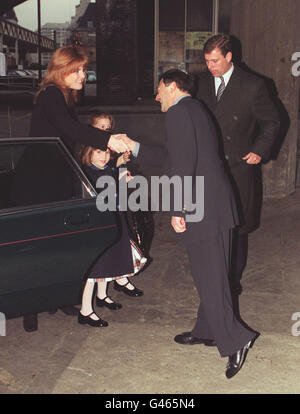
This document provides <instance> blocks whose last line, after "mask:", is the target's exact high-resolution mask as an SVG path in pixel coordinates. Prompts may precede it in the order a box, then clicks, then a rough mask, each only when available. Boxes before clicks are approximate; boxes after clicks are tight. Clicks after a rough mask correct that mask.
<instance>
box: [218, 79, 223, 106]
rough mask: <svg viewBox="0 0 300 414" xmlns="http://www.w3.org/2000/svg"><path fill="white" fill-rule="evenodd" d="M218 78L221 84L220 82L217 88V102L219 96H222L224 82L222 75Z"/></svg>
mask: <svg viewBox="0 0 300 414" xmlns="http://www.w3.org/2000/svg"><path fill="white" fill-rule="evenodd" d="M220 79H221V84H220V86H219V88H218V92H217V101H218V102H219V100H220V98H221V96H222V94H223V92H224V90H225V82H224V78H223V76H220Z"/></svg>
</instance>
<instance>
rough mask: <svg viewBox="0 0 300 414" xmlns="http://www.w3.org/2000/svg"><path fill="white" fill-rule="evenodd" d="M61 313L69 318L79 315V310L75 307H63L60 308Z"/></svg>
mask: <svg viewBox="0 0 300 414" xmlns="http://www.w3.org/2000/svg"><path fill="white" fill-rule="evenodd" d="M60 309H61V310H62V311H63V313H65V314H66V315H69V316H77V315H78V314H79V309H78V308H75V306H64V307H62V308H60Z"/></svg>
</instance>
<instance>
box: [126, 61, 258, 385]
mask: <svg viewBox="0 0 300 414" xmlns="http://www.w3.org/2000/svg"><path fill="white" fill-rule="evenodd" d="M192 89H193V79H192V78H191V76H189V75H187V74H186V73H184V72H182V71H179V70H176V69H174V70H170V71H167V72H166V73H164V74H163V75H162V77H161V80H160V83H159V86H158V93H157V96H156V100H157V101H159V102H160V104H161V110H162V111H163V112H166V119H165V131H166V149H165V151H164V150H161V149H160V148H154V147H149V146H146V145H140V146H139V144H137V143H136V142H134V141H130V140H129V139H127V141H125V143H126V145H127V146H128V147H129V148H130V149H131V150H133V154H134V155H137V160H138V161H139V162H140V163H144V162H145V163H152V164H154V163H155V164H163V165H164V167H165V173H166V175H167V176H168V177H169V178H171V177H174V176H179V177H180V178H181V183H182V184H183V183H184V180H185V178H186V177H191V181H192V182H193V191H192V193H193V195H195V194H197V192H198V194H199V191H198V190H199V188H196V187H197V186H199V181H198V180H197V178H198V177H204V192H203V196H204V217H203V219H202V220H200V221H195V217H194V214H195V212H194V211H192V210H191V208H190V207H191V205H192V202H191V200H188V199H187V198H184V203H183V204H182V206H181V207H178V206H177V207H175V205H174V202H172V201H171V225H172V226H173V228H174V230H175V232H176V235H177V238H178V241H179V243H180V244H183V245H184V246H186V248H187V252H188V256H189V259H190V263H191V268H192V274H193V277H194V281H195V285H196V287H197V290H198V293H199V297H200V301H201V302H200V306H199V310H198V315H197V321H196V324H195V326H194V328H193V330H192V331H191V332H184V333H182V334H180V335H177V336H176V337H175V338H174V340H175V341H176V342H177V343H180V344H184V345H193V344H204V345H207V346H215V345H216V346H217V347H218V350H219V352H220V355H221V356H222V357H225V356H228V357H229V361H228V365H227V370H226V376H227V378H231V377H232V376H234V375H235V374H236V373H237V372H238V371H239V370H240V368H241V367H242V365H243V363H244V361H245V358H246V355H247V351H248V349H249V347H250V346H251V345H252V343H253V341H254V340H255V338H256V337H257V333H256V332H254V331H251V330H250V329H248V328H246V327H245V326H244V325H242V324H241V323H240V322H239V320H238V319H237V318H236V317H235V315H234V313H233V310H232V299H231V292H230V288H229V281H228V274H229V268H230V246H231V231H232V229H233V228H234V227H235V226H236V225H237V224H238V215H237V210H236V205H235V199H234V194H233V191H232V188H231V185H230V182H229V179H228V177H227V174H226V172H225V169H224V165H223V162H222V160H221V158H220V156H219V144H218V137H217V133H216V129H215V126H214V124H213V122H212V120H211V119H210V116H209V115H208V113H207V111H206V110H205V109H204V107H203V105H202V104H201V103H200V102H199V101H197V100H196V99H193V98H192V97H191V91H192ZM137 147H138V148H137ZM183 190H184V191H183V193H185V188H184V189H183ZM174 192H175V190H174ZM171 199H172V198H171ZM177 201H178V199H177ZM200 202H201V200H199V199H198V200H197V199H196V204H197V203H200Z"/></svg>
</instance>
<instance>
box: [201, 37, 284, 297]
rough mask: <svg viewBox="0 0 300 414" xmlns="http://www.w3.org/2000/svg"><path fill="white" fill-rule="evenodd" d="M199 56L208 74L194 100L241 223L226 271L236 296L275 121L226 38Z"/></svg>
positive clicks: (260, 86)
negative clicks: (213, 132) (206, 113)
mask: <svg viewBox="0 0 300 414" xmlns="http://www.w3.org/2000/svg"><path fill="white" fill-rule="evenodd" d="M203 52H204V57H205V61H206V65H207V67H208V71H207V72H206V73H202V74H200V76H199V84H198V96H197V97H198V99H200V100H201V101H203V102H204V103H205V105H206V106H207V107H208V109H209V110H210V111H211V112H212V113H213V115H214V117H215V120H216V122H217V124H218V127H219V130H220V135H221V137H222V141H223V149H224V153H225V158H226V163H227V167H228V168H229V171H230V174H231V179H232V184H233V187H234V190H235V195H236V201H237V204H238V210H239V217H240V222H241V227H240V228H239V229H237V230H236V232H235V235H234V236H235V237H234V256H235V257H234V260H233V263H235V266H234V268H233V269H232V270H233V283H234V286H233V287H234V289H235V292H236V293H238V294H239V293H241V289H242V288H241V284H240V280H241V277H242V272H243V270H244V268H245V266H246V262H247V253H248V233H250V232H252V231H254V230H256V229H257V228H258V227H259V221H260V210H261V203H262V181H261V163H262V161H264V162H265V161H268V159H269V158H270V153H271V147H272V144H273V142H274V139H275V137H276V134H277V131H278V127H279V117H278V113H277V111H276V109H275V107H274V105H273V103H272V101H271V99H270V98H269V95H268V91H267V89H266V87H265V84H264V81H263V79H262V78H260V77H258V76H256V75H254V74H252V73H248V72H245V71H244V70H242V69H241V68H239V67H237V66H236V65H233V63H232V45H231V43H230V41H229V38H228V36H225V35H216V36H213V37H211V38H210V39H209V40H208V41H207V42H206V44H205V45H204V49H203ZM209 72H210V73H209Z"/></svg>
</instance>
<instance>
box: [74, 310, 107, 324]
mask: <svg viewBox="0 0 300 414" xmlns="http://www.w3.org/2000/svg"><path fill="white" fill-rule="evenodd" d="M93 314H95V312H92V313H90V314H89V315H87V316H84V315H82V314H81V313H80V312H79V313H78V323H81V324H82V325H85V324H88V325H90V326H93V327H95V328H99V327H100V328H103V327H105V326H108V322H106V321H104V320H103V319H101V318H99V319H98V320H95V319H92V318H90V316H91V315H93ZM95 315H96V314H95ZM97 316H98V315H97Z"/></svg>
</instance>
